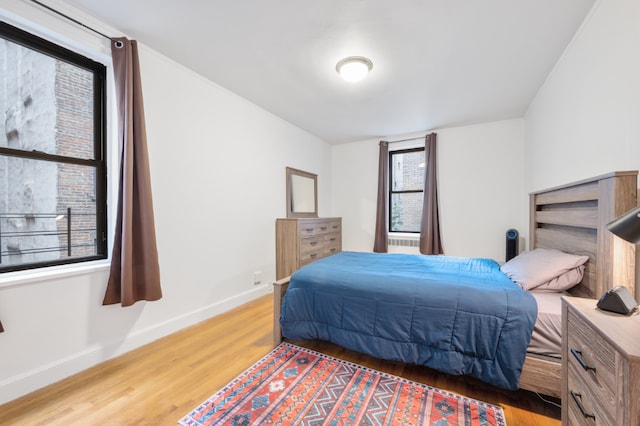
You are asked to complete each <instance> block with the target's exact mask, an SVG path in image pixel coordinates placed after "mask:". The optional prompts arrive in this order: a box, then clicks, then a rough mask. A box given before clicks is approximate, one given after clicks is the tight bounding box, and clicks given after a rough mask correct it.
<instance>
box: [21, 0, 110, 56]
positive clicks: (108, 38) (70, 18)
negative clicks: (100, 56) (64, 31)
mask: <svg viewBox="0 0 640 426" xmlns="http://www.w3.org/2000/svg"><path fill="white" fill-rule="evenodd" d="M31 2H32V3H35V4H37V5H38V6H41V7H44V8H45V9H47V10H49V11H51V12H53V13H55V14H56V15H59V16H62V17H63V18H65V19H67V20H69V21H71V22H73V23H74V24H76V25H80V26H81V27H84V28H86V29H88V30H89V31H93V32H94V33H96V34H98V35H100V36H102V37H104V38H106V39H107V40H111V41H113V37H109V36H108V35H106V34H104V33H101V32H100V31H98V30H96V29H94V28H91V27H90V26H88V25H86V24H83V23H82V22H80V21H78V20H77V19H75V18H72V17H71V16H69V15H66V14H64V13H62V12H60V11H59V10H56V9H54V8H52V7H51V6H47V5H46V4H44V3H42V2H40V1H38V0H31ZM122 46H123V45H122V42H121V41H116V47H122Z"/></svg>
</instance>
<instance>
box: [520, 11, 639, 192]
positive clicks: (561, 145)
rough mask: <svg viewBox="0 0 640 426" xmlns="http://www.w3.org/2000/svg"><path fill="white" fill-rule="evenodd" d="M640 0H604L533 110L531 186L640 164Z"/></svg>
mask: <svg viewBox="0 0 640 426" xmlns="http://www.w3.org/2000/svg"><path fill="white" fill-rule="evenodd" d="M638 23H640V2H639V1H637V0H600V1H599V2H597V3H596V5H595V6H594V8H593V9H592V11H591V13H590V15H589V16H588V17H587V19H586V20H585V22H584V23H583V25H582V27H581V28H580V30H579V31H578V33H577V34H576V36H575V38H574V40H573V41H572V43H571V44H570V45H569V47H568V48H567V50H566V51H565V53H564V55H563V56H562V58H561V59H560V60H559V62H558V63H557V64H556V67H555V69H554V71H553V72H552V73H551V75H550V76H549V78H548V80H547V81H546V83H545V84H544V85H543V87H542V88H541V90H540V92H539V93H538V96H537V98H536V99H535V101H534V102H533V103H532V105H531V106H530V108H529V111H528V112H527V114H526V117H525V120H526V153H527V156H526V158H527V162H526V163H525V168H526V175H527V190H529V191H535V190H539V189H543V188H547V187H551V186H555V185H559V184H563V183H567V182H571V181H575V180H580V179H584V178H588V177H591V176H597V175H599V174H603V173H608V172H611V171H614V170H636V169H638V168H640V54H639V53H638V52H640V25H639V24H638Z"/></svg>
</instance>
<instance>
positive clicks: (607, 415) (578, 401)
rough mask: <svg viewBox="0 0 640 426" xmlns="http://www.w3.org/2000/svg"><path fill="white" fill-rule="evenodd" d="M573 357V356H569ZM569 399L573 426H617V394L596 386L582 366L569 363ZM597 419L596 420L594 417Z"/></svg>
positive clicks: (567, 402)
mask: <svg viewBox="0 0 640 426" xmlns="http://www.w3.org/2000/svg"><path fill="white" fill-rule="evenodd" d="M569 356H571V355H569ZM568 382H569V385H568V391H569V397H568V398H567V401H565V402H563V403H566V404H568V406H569V412H570V413H571V416H570V418H573V417H574V416H575V420H576V421H572V422H569V424H571V425H583V424H584V425H590V424H596V425H612V424H615V421H614V419H615V407H616V404H615V393H614V392H613V391H612V390H609V389H607V388H606V387H605V388H601V387H598V386H597V385H595V384H594V380H593V377H592V375H590V374H588V373H587V372H585V371H584V370H583V368H582V367H580V366H575V365H573V364H572V363H569V377H568ZM591 416H593V417H595V419H594V418H593V417H591Z"/></svg>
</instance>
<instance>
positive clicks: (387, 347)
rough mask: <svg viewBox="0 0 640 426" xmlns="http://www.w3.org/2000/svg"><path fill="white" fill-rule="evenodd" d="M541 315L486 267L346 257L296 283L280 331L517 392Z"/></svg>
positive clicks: (479, 262)
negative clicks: (537, 318) (532, 336)
mask: <svg viewBox="0 0 640 426" xmlns="http://www.w3.org/2000/svg"><path fill="white" fill-rule="evenodd" d="M536 315H537V305H536V302H535V300H534V298H533V297H532V296H531V295H530V294H529V293H527V292H526V291H524V290H522V289H521V288H520V287H519V286H518V285H517V284H515V283H514V282H513V281H511V280H510V279H509V278H508V277H507V276H506V275H504V274H503V273H502V272H501V271H500V268H499V265H498V264H497V263H496V262H495V261H493V260H490V259H480V258H456V257H447V256H422V255H409V254H378V253H355V252H342V253H338V254H335V255H333V256H329V257H326V258H324V259H320V260H318V261H315V262H313V263H311V264H309V265H307V266H305V267H303V268H301V269H299V270H298V271H296V272H295V273H294V274H293V275H292V276H291V282H290V284H289V288H288V290H287V293H286V295H285V298H284V303H283V307H282V315H281V317H280V324H281V326H282V334H283V336H284V337H285V338H287V339H291V340H305V339H321V340H326V341H330V342H333V343H336V344H338V345H340V346H343V347H345V348H348V349H353V350H356V351H358V352H362V353H366V354H369V355H372V356H375V357H378V358H383V359H388V360H397V361H403V362H407V363H414V364H421V365H426V366H428V367H431V368H434V369H436V370H440V371H443V372H445V373H449V374H456V375H460V374H464V375H470V376H473V377H477V378H478V379H480V380H483V381H485V382H488V383H491V384H494V385H496V386H499V387H502V388H505V389H517V388H518V384H519V380H520V372H521V370H522V364H523V362H524V359H525V356H526V351H527V346H528V345H529V340H530V338H531V332H532V330H533V325H534V322H535V319H536Z"/></svg>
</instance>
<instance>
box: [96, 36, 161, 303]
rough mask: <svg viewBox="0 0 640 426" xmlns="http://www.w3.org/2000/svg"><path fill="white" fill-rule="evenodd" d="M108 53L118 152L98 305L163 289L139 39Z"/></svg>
mask: <svg viewBox="0 0 640 426" xmlns="http://www.w3.org/2000/svg"><path fill="white" fill-rule="evenodd" d="M111 54H112V57H113V69H114V76H115V83H116V84H115V85H116V102H117V106H118V142H119V144H121V145H122V156H121V159H120V161H121V163H120V189H119V192H118V212H117V219H116V229H115V237H114V243H113V253H112V256H111V272H110V275H109V282H108V284H107V291H106V293H105V296H104V301H103V302H102V304H103V305H110V304H114V303H120V304H121V305H122V306H129V305H132V304H134V303H135V302H137V301H139V300H158V299H160V298H161V297H162V291H161V289H160V266H159V263H158V250H157V247H156V235H155V225H154V218H153V203H152V199H151V178H150V172H149V158H148V154H147V136H146V129H145V122H144V108H143V103H142V84H141V81H140V62H139V60H138V44H137V42H136V41H135V40H132V41H130V40H128V39H126V38H124V37H122V38H118V39H114V40H112V42H111Z"/></svg>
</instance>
